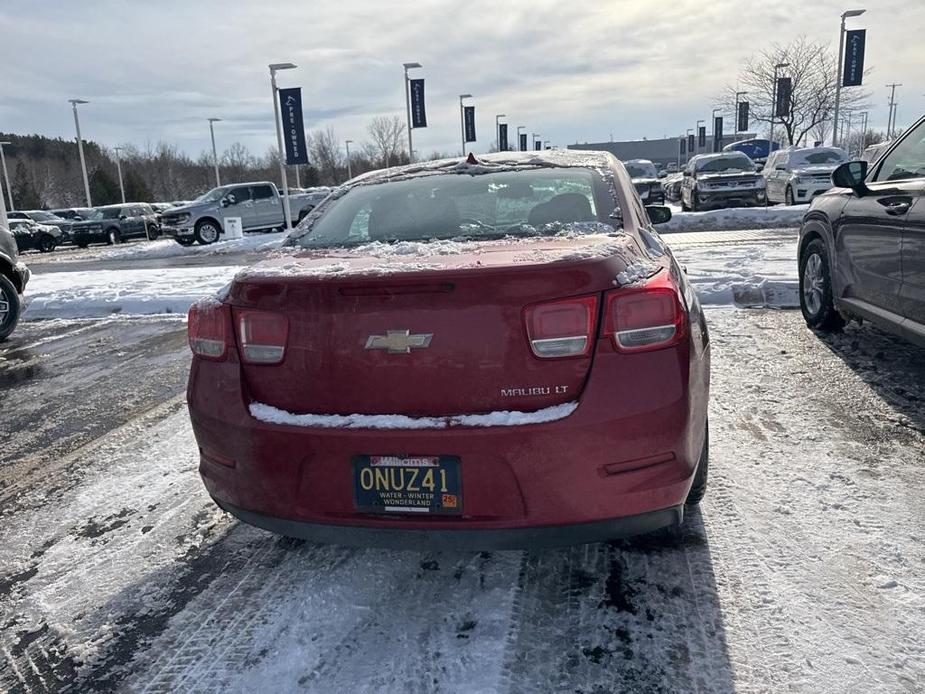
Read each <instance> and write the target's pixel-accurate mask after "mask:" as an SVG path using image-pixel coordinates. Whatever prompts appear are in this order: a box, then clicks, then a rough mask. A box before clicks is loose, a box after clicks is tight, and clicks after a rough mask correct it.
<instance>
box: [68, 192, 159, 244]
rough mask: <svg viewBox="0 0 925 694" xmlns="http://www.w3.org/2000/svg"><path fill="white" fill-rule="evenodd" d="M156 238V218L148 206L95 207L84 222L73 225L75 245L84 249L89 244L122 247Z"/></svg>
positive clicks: (141, 204) (137, 204)
mask: <svg viewBox="0 0 925 694" xmlns="http://www.w3.org/2000/svg"><path fill="white" fill-rule="evenodd" d="M158 235H159V229H158V224H157V217H156V215H155V214H154V210H153V209H151V206H150V205H149V204H148V203H144V202H135V203H127V204H124V205H105V206H103V207H95V208H94V209H93V211H92V212H91V214H90V216H89V217H88V218H87V219H86V220H85V221H83V222H75V223H74V228H73V239H74V243H75V244H76V245H77V246H79V247H80V248H86V247H87V246H89V245H90V244H91V243H108V244H114V243H122V242H123V241H126V240H128V239H147V238H150V239H155V238H157V237H158Z"/></svg>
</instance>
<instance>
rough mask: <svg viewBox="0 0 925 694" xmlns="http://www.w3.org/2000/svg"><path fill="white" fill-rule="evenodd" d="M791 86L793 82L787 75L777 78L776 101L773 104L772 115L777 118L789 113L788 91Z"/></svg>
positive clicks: (790, 89)
mask: <svg viewBox="0 0 925 694" xmlns="http://www.w3.org/2000/svg"><path fill="white" fill-rule="evenodd" d="M792 88H793V82H791V81H790V78H789V77H778V78H777V103H776V104H774V115H775V116H777V117H778V118H786V117H787V116H789V115H790V93H791V91H792Z"/></svg>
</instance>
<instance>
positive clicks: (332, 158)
mask: <svg viewBox="0 0 925 694" xmlns="http://www.w3.org/2000/svg"><path fill="white" fill-rule="evenodd" d="M308 151H309V154H310V156H311V161H312V163H313V164H314V165H315V167H316V168H317V169H318V174H319V179H320V181H321V183H322V184H324V185H336V184H337V183H340V181H341V179H342V177H341V175H340V173H339V172H340V169H341V168H343V161H344V156H343V153H342V152H341V147H340V140H338V139H337V134H336V133H335V132H334V129H333V128H331V127H328V128H327V129H325V130H319V131H317V132H314V133H312V134H311V136H310V138H309V141H308Z"/></svg>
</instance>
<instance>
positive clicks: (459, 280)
mask: <svg viewBox="0 0 925 694" xmlns="http://www.w3.org/2000/svg"><path fill="white" fill-rule="evenodd" d="M670 216H671V214H670V211H669V210H668V209H667V208H664V207H648V208H646V207H644V206H643V205H642V203H641V202H640V200H639V197H638V196H637V194H636V191H635V189H634V187H633V185H632V182H631V180H630V178H629V176H628V175H627V172H626V169H625V168H624V167H623V165H622V164H621V163H620V162H619V161H617V160H616V159H614V158H613V157H612V156H611V155H609V154H604V153H598V152H577V151H576V152H566V151H549V152H543V153H540V152H537V153H529V154H527V153H524V154H515V153H503V154H498V155H488V156H485V157H484V158H480V159H475V158H474V157H472V156H471V155H470V157H469V159H468V160H459V159H457V160H447V161H440V162H429V163H427V164H420V165H410V166H406V167H403V168H397V169H394V168H393V169H389V170H387V171H379V172H374V173H371V174H367V175H366V176H364V177H361V178H359V179H355V180H354V181H352V182H351V183H350V185H348V186H343V187H341V188H340V189H338V190H337V191H335V192H334V193H333V194H332V195H331V196H330V197H329V198H327V199H326V200H325V202H324V203H322V204H321V205H319V206H318V208H316V210H315V211H314V212H313V213H312V214H311V215H310V216H309V217H307V218H306V219H305V220H304V221H303V222H302V223H301V224H300V225H299V227H298V228H297V229H296V230H295V231H294V232H293V234H292V235H291V236H290V238H289V240H288V241H287V246H289V247H288V248H286V249H285V251H286V252H284V253H279V254H277V256H276V257H272V258H269V259H268V260H266V261H265V262H263V263H262V264H260V265H257V266H255V267H253V268H249V269H247V270H245V271H242V272H241V273H239V275H238V276H237V277H236V278H235V281H234V282H233V283H232V284H231V286H230V288H228V289H227V290H226V291H225V292H224V293H223V294H222V295H221V296H220V297H217V298H216V299H212V300H209V301H204V302H200V303H199V304H197V305H195V306H194V307H193V308H192V309H191V310H190V314H189V341H190V346H191V348H192V351H193V354H194V357H193V363H192V369H191V372H190V378H189V389H188V400H189V411H190V417H191V419H192V424H193V430H194V432H195V435H196V440H197V442H198V445H199V452H200V461H201V462H200V472H201V474H202V478H203V481H204V482H205V486H206V488H207V489H208V491H209V493H210V494H211V495H212V497H213V498H214V499H215V501H216V502H217V503H218V504H219V505H220V506H221V507H222V508H223V509H225V510H226V511H229V512H230V513H232V514H234V515H235V516H237V517H238V518H240V519H242V520H244V521H245V522H248V523H251V524H253V525H256V526H259V527H262V528H267V529H269V530H272V531H275V532H278V533H281V534H284V535H289V536H295V537H302V538H306V539H310V540H313V541H320V542H335V543H343V544H356V545H375V546H389V547H438V548H474V549H488V548H515V547H526V546H542V545H557V544H574V543H581V542H590V541H598V540H605V539H611V538H616V537H621V536H626V535H633V534H638V533H643V532H648V531H651V530H655V529H657V528H661V527H665V526H670V525H677V524H680V523H681V521H682V518H683V514H684V509H685V506H689V505H691V504H696V503H698V502H699V501H700V499H701V497H702V496H703V493H704V490H705V487H706V481H707V459H708V456H707V451H708V432H707V402H708V397H709V355H710V350H709V338H708V335H707V326H706V322H705V319H704V315H703V313H702V311H701V308H700V305H699V304H698V302H697V298H696V296H695V294H694V292H693V290H692V288H691V286H690V285H689V283H688V281H687V279H686V277H685V275H684V273H683V271H682V270H681V269H680V268H679V266H678V265H677V263H676V262H675V260H674V257H673V256H672V254H671V252H670V251H669V250H668V248H667V247H666V246H665V245H664V244H663V243H662V241H661V240H660V237H659V236H658V234H656V233H655V232H654V231H653V228H652V223H653V222H657V221H664V220H665V219H667V218H669V217H670Z"/></svg>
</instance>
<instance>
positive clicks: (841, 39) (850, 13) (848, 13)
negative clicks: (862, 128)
mask: <svg viewBox="0 0 925 694" xmlns="http://www.w3.org/2000/svg"><path fill="white" fill-rule="evenodd" d="M866 11H867V10H845V11H844V12H842V13H841V29H839V31H838V71H837V73H836V77H835V110H834V113H833V114H832V146H833V147H837V146H838V141H837V139H836V138H837V137H838V107H839V105H840V104H841V78H842V75H841V68H842V61H844V59H845V58H844V53H845V20H846V19H847V18H848V17H860V16H861V15H862V14H864V13H865V12H866Z"/></svg>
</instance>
